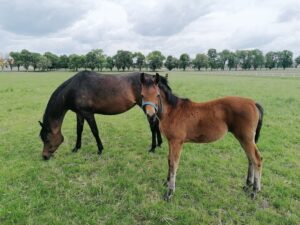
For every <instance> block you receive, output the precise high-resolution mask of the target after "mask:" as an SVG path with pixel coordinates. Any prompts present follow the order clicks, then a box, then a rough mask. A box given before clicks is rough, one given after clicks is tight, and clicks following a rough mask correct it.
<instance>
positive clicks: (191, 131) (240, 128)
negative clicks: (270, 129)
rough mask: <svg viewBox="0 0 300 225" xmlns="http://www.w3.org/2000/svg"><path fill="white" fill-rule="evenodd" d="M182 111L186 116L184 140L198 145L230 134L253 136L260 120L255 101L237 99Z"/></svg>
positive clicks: (191, 104) (186, 106)
mask: <svg viewBox="0 0 300 225" xmlns="http://www.w3.org/2000/svg"><path fill="white" fill-rule="evenodd" d="M181 110H182V111H184V112H185V119H183V120H182V123H184V124H185V125H184V126H183V127H184V128H185V129H184V130H185V132H186V137H185V140H186V141H191V142H199V143H208V142H213V141H216V140H218V139H220V138H222V137H223V136H224V135H225V134H226V133H227V131H230V132H232V133H233V134H234V135H235V136H244V135H249V132H250V134H251V135H254V134H255V130H256V127H257V123H258V119H259V113H258V110H257V108H256V105H255V102H254V101H253V100H252V99H248V98H243V97H235V96H228V97H224V98H219V99H216V100H213V101H208V102H203V103H195V102H189V103H184V106H183V105H182V109H181ZM244 138H246V137H244ZM249 138H252V137H249Z"/></svg>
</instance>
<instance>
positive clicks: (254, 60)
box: [251, 49, 265, 70]
mask: <svg viewBox="0 0 300 225" xmlns="http://www.w3.org/2000/svg"><path fill="white" fill-rule="evenodd" d="M264 63H265V58H264V55H263V53H262V51H260V50H259V49H254V50H252V51H251V65H252V66H253V68H254V70H256V69H257V68H258V67H259V68H262V66H263V65H264Z"/></svg>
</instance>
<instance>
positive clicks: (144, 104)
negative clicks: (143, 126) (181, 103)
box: [142, 101, 158, 112]
mask: <svg viewBox="0 0 300 225" xmlns="http://www.w3.org/2000/svg"><path fill="white" fill-rule="evenodd" d="M146 105H151V106H152V107H153V108H154V109H155V112H158V105H157V104H155V103H153V102H144V101H142V108H144V107H145V106H146Z"/></svg>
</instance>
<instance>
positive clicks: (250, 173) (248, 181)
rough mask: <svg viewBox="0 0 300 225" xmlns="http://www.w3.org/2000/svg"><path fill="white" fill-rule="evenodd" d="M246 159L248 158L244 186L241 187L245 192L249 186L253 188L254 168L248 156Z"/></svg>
mask: <svg viewBox="0 0 300 225" xmlns="http://www.w3.org/2000/svg"><path fill="white" fill-rule="evenodd" d="M247 158H248V174H247V179H246V185H245V186H244V187H243V189H244V190H245V191H247V190H248V189H249V188H250V187H251V186H253V183H254V166H253V163H252V161H251V159H250V158H249V157H248V156H247Z"/></svg>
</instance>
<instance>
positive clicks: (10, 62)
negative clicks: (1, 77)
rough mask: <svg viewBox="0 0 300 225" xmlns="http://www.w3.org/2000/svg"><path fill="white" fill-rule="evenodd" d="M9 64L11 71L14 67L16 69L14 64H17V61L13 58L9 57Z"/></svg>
mask: <svg viewBox="0 0 300 225" xmlns="http://www.w3.org/2000/svg"><path fill="white" fill-rule="evenodd" d="M7 63H8V65H9V68H10V70H11V71H12V70H13V67H14V64H15V61H14V59H13V58H12V57H11V56H8V59H7Z"/></svg>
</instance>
